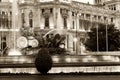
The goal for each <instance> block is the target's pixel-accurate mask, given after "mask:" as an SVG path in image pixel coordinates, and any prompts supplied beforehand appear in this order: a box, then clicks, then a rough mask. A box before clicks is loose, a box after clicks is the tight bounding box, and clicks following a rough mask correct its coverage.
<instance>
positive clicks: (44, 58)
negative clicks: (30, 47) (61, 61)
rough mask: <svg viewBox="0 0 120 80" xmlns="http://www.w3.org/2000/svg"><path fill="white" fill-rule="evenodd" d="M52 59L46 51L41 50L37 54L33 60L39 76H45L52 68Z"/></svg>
mask: <svg viewBox="0 0 120 80" xmlns="http://www.w3.org/2000/svg"><path fill="white" fill-rule="evenodd" d="M52 64H53V62H52V58H51V56H50V54H49V52H48V50H47V49H45V48H43V49H41V50H40V51H39V52H38V55H37V56H36V59H35V66H36V68H37V70H38V71H39V72H40V73H41V74H47V72H48V71H49V70H50V69H51V68H52Z"/></svg>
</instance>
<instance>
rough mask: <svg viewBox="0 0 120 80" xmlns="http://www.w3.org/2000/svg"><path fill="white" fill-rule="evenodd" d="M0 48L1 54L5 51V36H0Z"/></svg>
mask: <svg viewBox="0 0 120 80" xmlns="http://www.w3.org/2000/svg"><path fill="white" fill-rule="evenodd" d="M0 46H1V50H2V51H4V53H3V55H4V54H5V53H6V50H5V49H7V44H6V36H3V37H1V45H0Z"/></svg>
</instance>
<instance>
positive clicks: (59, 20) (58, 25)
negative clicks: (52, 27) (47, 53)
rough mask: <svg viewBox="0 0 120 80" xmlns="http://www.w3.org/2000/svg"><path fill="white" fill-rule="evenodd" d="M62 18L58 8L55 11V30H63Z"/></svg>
mask: <svg viewBox="0 0 120 80" xmlns="http://www.w3.org/2000/svg"><path fill="white" fill-rule="evenodd" d="M63 27H64V26H63V18H62V16H61V13H60V8H58V9H57V29H63Z"/></svg>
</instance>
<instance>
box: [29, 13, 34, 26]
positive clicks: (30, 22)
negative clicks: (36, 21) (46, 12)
mask: <svg viewBox="0 0 120 80" xmlns="http://www.w3.org/2000/svg"><path fill="white" fill-rule="evenodd" d="M32 19H33V13H32V11H31V12H30V13H29V25H30V27H31V28H32V27H33V20H32Z"/></svg>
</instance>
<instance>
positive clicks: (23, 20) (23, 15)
mask: <svg viewBox="0 0 120 80" xmlns="http://www.w3.org/2000/svg"><path fill="white" fill-rule="evenodd" d="M24 17H25V14H24V13H22V15H21V18H22V19H21V20H22V27H24V23H25V19H24Z"/></svg>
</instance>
